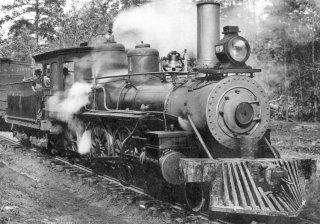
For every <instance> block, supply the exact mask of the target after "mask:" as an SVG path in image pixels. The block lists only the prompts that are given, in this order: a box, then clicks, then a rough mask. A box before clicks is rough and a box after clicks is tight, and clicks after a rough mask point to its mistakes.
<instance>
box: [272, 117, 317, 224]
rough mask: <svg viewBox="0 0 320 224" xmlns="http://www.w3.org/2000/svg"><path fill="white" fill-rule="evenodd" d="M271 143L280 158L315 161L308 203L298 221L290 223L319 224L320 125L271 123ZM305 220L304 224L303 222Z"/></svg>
mask: <svg viewBox="0 0 320 224" xmlns="http://www.w3.org/2000/svg"><path fill="white" fill-rule="evenodd" d="M270 127H271V142H272V144H273V145H274V146H275V147H276V148H277V149H278V150H279V151H280V154H281V156H282V157H289V158H291V157H295V158H314V159H317V174H316V176H317V179H316V180H314V185H313V188H311V189H309V192H308V202H307V204H306V207H305V209H304V210H303V211H302V213H301V214H300V216H299V218H300V219H298V220H291V223H308V222H307V221H306V220H310V221H312V222H313V223H320V123H294V122H289V123H286V122H279V121H277V122H275V121H274V122H272V123H271V126H270ZM303 220H305V222H304V221H303Z"/></svg>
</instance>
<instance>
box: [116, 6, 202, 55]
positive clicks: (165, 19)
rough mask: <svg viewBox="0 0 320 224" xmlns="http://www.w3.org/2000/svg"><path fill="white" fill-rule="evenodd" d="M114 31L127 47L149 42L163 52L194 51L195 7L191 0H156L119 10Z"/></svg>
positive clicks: (120, 41)
mask: <svg viewBox="0 0 320 224" xmlns="http://www.w3.org/2000/svg"><path fill="white" fill-rule="evenodd" d="M113 31H114V35H115V39H116V40H117V42H119V43H122V44H124V45H125V46H126V47H127V48H134V46H135V45H137V44H140V43H141V41H143V42H144V43H149V44H151V47H152V48H156V49H158V50H159V52H160V55H166V54H167V53H168V52H170V51H172V50H176V51H178V52H182V51H183V50H184V49H187V50H188V51H189V52H190V51H191V52H196V44H197V33H196V32H197V9H196V5H195V4H194V3H192V2H191V1H181V0H161V1H160V0H158V1H153V2H151V3H149V4H146V5H144V6H141V7H137V8H133V9H130V10H128V11H125V12H123V13H120V14H119V15H118V16H117V17H116V20H115V22H114V26H113Z"/></svg>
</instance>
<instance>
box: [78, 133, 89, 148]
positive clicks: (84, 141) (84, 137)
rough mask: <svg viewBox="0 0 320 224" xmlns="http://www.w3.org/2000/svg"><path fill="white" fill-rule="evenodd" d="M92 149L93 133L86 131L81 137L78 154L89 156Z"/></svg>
mask: <svg viewBox="0 0 320 224" xmlns="http://www.w3.org/2000/svg"><path fill="white" fill-rule="evenodd" d="M90 148H91V132H90V131H88V130H86V131H84V132H83V134H82V136H81V137H80V140H79V144H78V152H79V153H80V154H87V153H89V152H90Z"/></svg>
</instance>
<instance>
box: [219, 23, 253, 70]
mask: <svg viewBox="0 0 320 224" xmlns="http://www.w3.org/2000/svg"><path fill="white" fill-rule="evenodd" d="M223 31H224V32H223V33H224V34H225V36H224V37H223V39H222V40H221V41H220V42H219V43H218V44H217V45H216V47H215V50H216V55H217V58H218V59H219V61H220V62H221V63H231V64H232V65H237V66H240V65H244V63H245V62H246V61H247V60H248V58H249V56H250V45H249V43H248V41H247V40H246V39H244V38H243V37H241V36H238V32H239V28H238V27H237V26H226V27H224V28H223Z"/></svg>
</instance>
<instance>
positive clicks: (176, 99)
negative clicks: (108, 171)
mask: <svg viewBox="0 0 320 224" xmlns="http://www.w3.org/2000/svg"><path fill="white" fill-rule="evenodd" d="M197 13H198V26H197V28H198V42H197V54H198V55H197V63H196V65H195V66H193V67H191V68H190V66H189V67H188V60H187V59H186V58H185V55H181V54H179V53H178V52H177V51H171V52H169V53H168V55H167V56H166V57H163V58H161V59H159V52H158V50H156V49H153V48H151V46H150V45H149V44H146V43H141V44H139V45H137V46H136V47H135V48H134V49H132V50H129V51H128V52H126V51H125V47H124V46H123V45H122V44H119V43H116V42H115V41H114V39H113V38H112V35H109V38H108V39H107V40H106V41H105V42H104V43H103V44H99V45H97V46H94V47H93V46H81V47H77V48H70V49H61V50H56V51H52V52H47V53H43V54H40V55H36V56H34V58H35V60H36V62H38V63H41V64H42V65H43V68H44V69H45V68H47V67H48V66H49V67H50V70H51V71H52V73H51V86H50V87H49V88H47V89H45V88H44V89H43V92H42V94H43V95H42V96H43V97H42V98H41V99H40V100H42V99H44V102H43V104H42V105H43V107H42V108H32V110H29V111H31V112H30V113H32V114H28V117H23V116H21V114H23V113H22V112H21V111H23V105H28V106H30V104H27V103H24V102H25V101H28V100H29V101H32V102H33V101H34V98H33V95H32V93H31V92H30V90H29V89H28V87H26V86H27V85H28V83H23V86H24V90H25V91H26V92H28V93H27V94H25V95H21V94H20V95H19V94H16V93H15V94H11V95H10V94H9V96H8V104H9V110H8V116H7V122H8V123H11V124H13V125H15V126H16V127H17V130H16V131H17V132H18V133H20V135H21V136H24V139H30V141H31V144H33V145H38V146H45V147H47V148H49V149H50V150H52V151H64V152H65V151H66V152H67V153H66V154H68V155H70V153H71V152H73V153H77V152H79V151H80V149H79V147H80V145H81V144H80V142H81V139H82V137H83V136H89V137H90V150H89V151H88V155H89V156H90V161H92V162H94V164H95V165H97V164H113V165H115V167H117V168H119V167H120V168H119V171H118V172H119V178H122V179H123V180H124V181H125V182H126V183H127V184H132V179H133V178H132V176H134V175H136V174H137V173H139V174H141V175H146V176H147V177H148V178H147V179H148V180H150V181H152V180H154V179H157V180H160V181H161V183H164V185H167V186H170V187H173V188H178V189H183V191H184V199H185V201H186V203H187V204H188V205H189V206H190V207H191V208H192V209H193V210H196V211H199V210H207V211H218V212H231V213H241V214H257V215H285V216H297V215H298V214H299V213H300V211H301V208H302V207H303V205H304V204H305V202H306V189H307V187H308V184H309V183H310V180H311V179H312V177H314V174H315V172H314V171H315V164H316V163H315V161H314V160H311V159H286V158H280V155H279V153H278V151H277V150H276V149H275V148H274V147H273V146H272V145H271V142H270V130H269V129H268V125H269V121H270V108H269V103H268V97H267V95H266V93H265V91H264V90H263V89H262V87H261V86H260V85H259V84H258V83H257V82H256V81H255V80H254V79H253V76H254V73H255V72H259V71H260V69H254V68H252V67H250V66H248V65H247V64H246V61H247V59H248V58H249V55H250V46H249V43H248V41H247V40H246V39H244V38H243V37H241V36H239V34H238V33H239V28H238V27H236V26H226V27H224V28H223V34H224V37H223V38H222V39H221V40H220V23H219V17H220V15H219V4H218V3H216V1H213V0H203V1H198V2H197ZM64 68H68V70H69V72H70V73H72V74H70V76H72V81H73V82H74V83H76V82H85V83H87V84H88V83H89V84H90V85H92V88H90V93H88V96H87V95H85V97H82V98H87V101H85V103H84V105H82V106H81V109H79V110H78V111H77V112H76V113H73V114H71V115H72V116H69V117H68V120H66V119H61V117H62V116H59V114H61V113H63V111H62V110H61V108H55V107H52V105H51V106H50V105H49V104H50V103H49V101H50V99H52V97H56V98H57V99H59V100H61V99H63V98H68V96H70V93H73V89H72V88H73V87H71V89H65V85H64V81H65V79H66V75H65V77H63V74H62V70H63V69H64ZM124 71H125V73H124ZM29 85H30V84H29ZM19 88H20V86H19V85H12V86H10V90H12V91H14V90H17V89H19ZM63 91H64V93H63V94H62V93H61V92H63ZM57 94H58V97H57ZM53 95H54V96H53ZM72 97H74V96H73V95H72ZM72 97H71V98H72ZM20 102H22V103H20ZM34 105H41V104H34ZM60 105H62V104H60ZM63 105H65V104H63ZM31 107H32V106H31ZM39 111H42V113H41V114H40V116H39ZM75 123H76V125H75ZM31 130H32V131H31ZM88 133H89V135H88ZM152 183H153V182H152ZM149 184H150V183H149Z"/></svg>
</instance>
